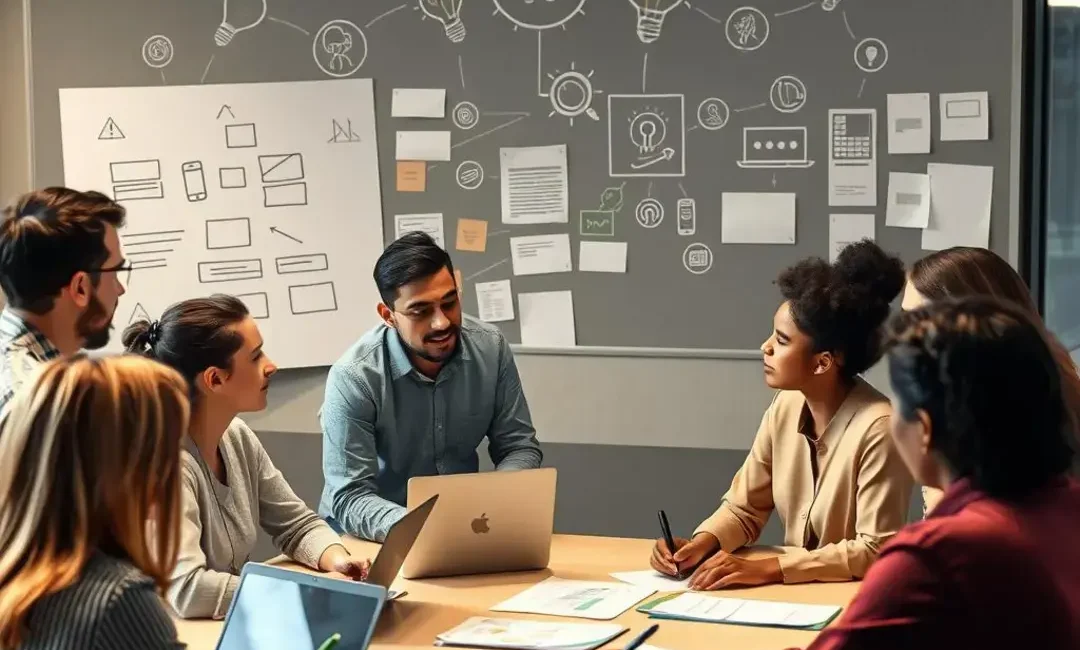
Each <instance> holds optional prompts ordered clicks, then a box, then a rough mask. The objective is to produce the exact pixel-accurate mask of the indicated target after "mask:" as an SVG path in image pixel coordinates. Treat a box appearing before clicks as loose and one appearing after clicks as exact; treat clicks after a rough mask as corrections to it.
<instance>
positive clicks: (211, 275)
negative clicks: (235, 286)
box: [199, 259, 263, 284]
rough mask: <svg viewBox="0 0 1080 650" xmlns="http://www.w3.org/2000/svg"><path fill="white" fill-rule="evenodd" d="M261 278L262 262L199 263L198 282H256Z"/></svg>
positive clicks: (226, 261)
mask: <svg viewBox="0 0 1080 650" xmlns="http://www.w3.org/2000/svg"><path fill="white" fill-rule="evenodd" d="M262 276H263V268H262V260H258V259H255V260H220V261H216V262H199V282H202V283H204V284H207V283H210V282H231V281H233V280H258V279H260V278H262Z"/></svg>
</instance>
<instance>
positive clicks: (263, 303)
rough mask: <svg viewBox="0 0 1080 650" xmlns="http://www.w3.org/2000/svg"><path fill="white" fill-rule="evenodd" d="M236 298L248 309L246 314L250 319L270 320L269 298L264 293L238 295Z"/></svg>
mask: <svg viewBox="0 0 1080 650" xmlns="http://www.w3.org/2000/svg"><path fill="white" fill-rule="evenodd" d="M236 297H237V298H238V299H239V300H240V302H242V303H244V306H245V307H247V308H248V313H249V314H250V315H251V317H252V318H254V319H257V320H261V319H264V318H270V298H269V296H268V295H267V294H266V292H265V291H256V292H255V293H238V294H236Z"/></svg>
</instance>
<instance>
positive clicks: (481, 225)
mask: <svg viewBox="0 0 1080 650" xmlns="http://www.w3.org/2000/svg"><path fill="white" fill-rule="evenodd" d="M487 226H488V225H487V222H486V221H481V220H480V219H458V222H457V249H458V250H459V251H471V252H473V253H483V252H484V251H485V250H486V249H487Z"/></svg>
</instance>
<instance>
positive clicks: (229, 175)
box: [218, 167, 247, 190]
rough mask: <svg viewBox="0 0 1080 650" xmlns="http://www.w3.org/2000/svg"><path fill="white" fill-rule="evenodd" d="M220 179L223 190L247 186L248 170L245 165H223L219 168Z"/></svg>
mask: <svg viewBox="0 0 1080 650" xmlns="http://www.w3.org/2000/svg"><path fill="white" fill-rule="evenodd" d="M218 180H219V181H220V185H221V189H223V190H238V189H241V188H244V187H247V170H245V169H244V168H243V167H222V168H221V169H219V170H218Z"/></svg>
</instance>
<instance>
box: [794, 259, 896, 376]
mask: <svg viewBox="0 0 1080 650" xmlns="http://www.w3.org/2000/svg"><path fill="white" fill-rule="evenodd" d="M904 280H905V276H904V263H903V262H902V261H901V260H900V259H899V258H897V257H893V256H891V255H889V254H887V253H886V252H885V251H883V250H881V248H880V247H879V246H878V245H877V244H875V243H874V242H872V241H870V240H869V239H864V240H862V241H859V242H855V243H853V244H850V245H849V246H847V247H846V248H844V249H843V250H842V251H841V252H840V255H839V257H838V258H837V260H836V262H835V263H834V264H829V263H828V262H826V261H825V260H823V259H821V258H820V257H811V258H808V259H805V260H803V261H801V262H799V263H797V264H795V265H794V266H790V267H788V268H787V269H785V270H784V271H783V272H782V273H781V274H780V277H779V278H777V281H776V283H777V284H778V285H779V286H780V292H781V294H783V296H784V299H785V300H787V301H788V303H789V305H790V307H791V315H792V318H793V319H794V320H795V324H796V325H797V326H798V327H799V329H800V330H801V331H802V332H803V333H804V334H806V335H808V336H809V337H810V338H811V339H812V340H813V341H814V350H815V352H825V351H829V352H833V353H834V354H836V355H837V356H838V357H839V358H840V360H841V361H840V363H841V372H842V373H843V375H844V377H846V378H848V379H850V378H852V377H854V376H856V375H859V374H862V373H863V372H865V371H866V370H867V369H868V368H870V366H872V365H874V364H875V363H876V362H877V360H878V359H879V358H881V326H882V324H883V323H884V322H885V319H886V318H888V316H889V305H890V303H892V301H893V300H894V299H895V298H896V296H898V295H899V294H900V291H901V290H902V289H903V288H904Z"/></svg>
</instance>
